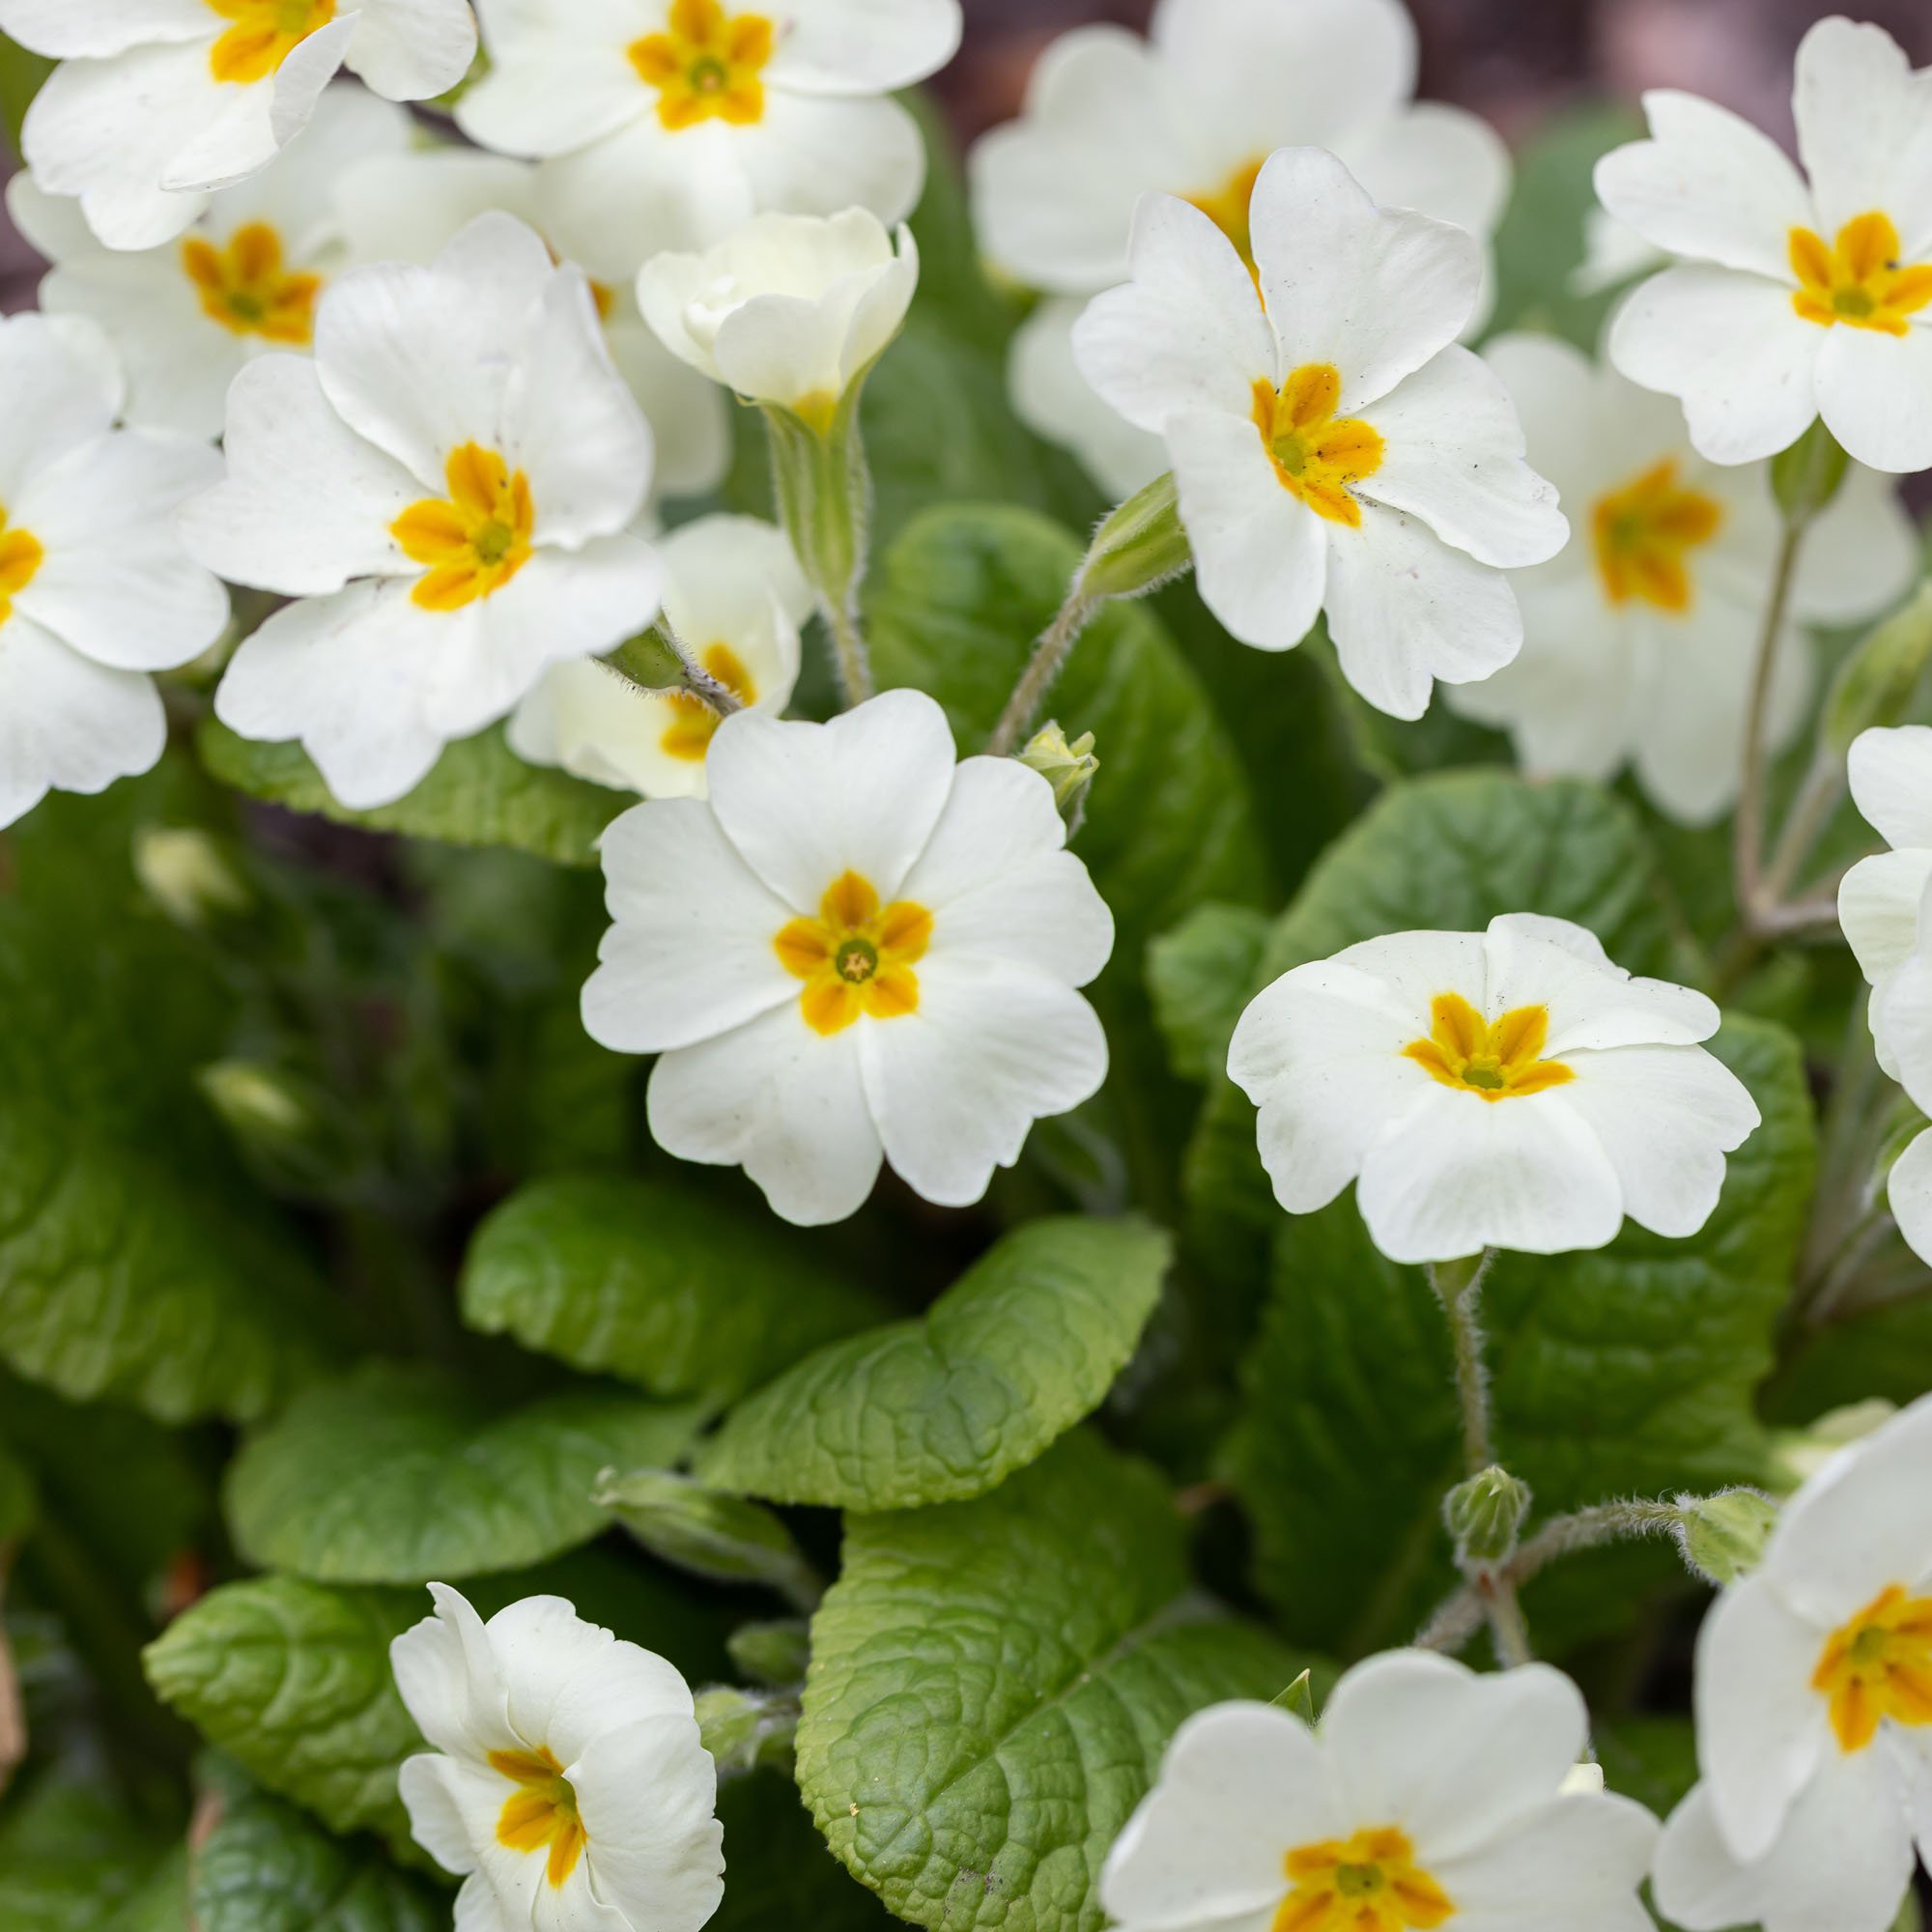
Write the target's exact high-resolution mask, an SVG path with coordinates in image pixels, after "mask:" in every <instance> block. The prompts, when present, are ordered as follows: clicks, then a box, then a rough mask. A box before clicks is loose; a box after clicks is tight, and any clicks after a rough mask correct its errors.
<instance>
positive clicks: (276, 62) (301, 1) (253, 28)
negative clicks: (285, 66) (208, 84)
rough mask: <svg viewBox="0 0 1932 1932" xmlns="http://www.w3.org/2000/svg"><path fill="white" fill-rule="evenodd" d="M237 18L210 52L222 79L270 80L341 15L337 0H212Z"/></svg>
mask: <svg viewBox="0 0 1932 1932" xmlns="http://www.w3.org/2000/svg"><path fill="white" fill-rule="evenodd" d="M208 6H209V11H210V12H211V13H213V14H215V15H216V16H217V17H218V18H220V19H223V20H232V21H233V22H234V23H235V24H234V25H233V26H232V27H230V28H229V30H228V31H227V32H226V33H225V34H223V35H222V36H221V38H220V39H219V40H218V41H216V42H215V43H214V46H213V50H212V51H211V52H210V54H209V57H208V62H209V66H210V67H211V68H213V71H214V77H215V79H216V80H233V81H240V82H248V81H256V80H267V79H268V77H269V76H270V74H271V73H274V72H276V71H278V70H279V69H280V67H281V65H282V63H283V62H284V61H285V60H287V59H288V57H289V55H290V53H291V52H293V51H294V49H295V48H296V47H298V46H299V45H300V44H301V43H302V42H303V41H305V40H307V39H308V37H309V36H310V35H311V34H312V33H314V32H315V30H316V29H317V28H318V27H326V26H327V25H328V23H329V21H331V20H332V19H334V18H335V0H208Z"/></svg>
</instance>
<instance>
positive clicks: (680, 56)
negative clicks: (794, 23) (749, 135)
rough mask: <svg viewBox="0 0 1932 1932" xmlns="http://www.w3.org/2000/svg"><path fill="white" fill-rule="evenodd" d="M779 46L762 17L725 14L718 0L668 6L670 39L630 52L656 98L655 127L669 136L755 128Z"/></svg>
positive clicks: (685, 0) (643, 43) (657, 37)
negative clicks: (706, 124)
mask: <svg viewBox="0 0 1932 1932" xmlns="http://www.w3.org/2000/svg"><path fill="white" fill-rule="evenodd" d="M776 41H777V32H776V30H775V29H774V27H773V26H772V23H771V22H770V21H769V20H768V19H766V18H765V16H764V15H763V14H727V13H725V9H724V8H723V7H722V6H721V5H720V4H719V0H672V5H671V10H670V20H669V23H668V31H667V32H665V33H662V34H646V35H645V36H644V38H643V39H642V40H640V41H634V42H633V43H632V44H631V65H632V66H633V67H634V68H636V69H637V71H638V76H639V79H640V80H642V81H643V82H644V84H645V85H646V86H647V87H654V88H656V89H657V91H658V119H659V120H660V121H661V122H662V123H663V124H664V125H665V127H666V128H668V129H669V131H670V132H671V133H673V134H675V133H678V132H681V131H682V130H683V129H684V128H696V126H697V125H698V123H699V122H701V121H724V122H727V123H728V124H729V125H730V126H731V127H733V128H755V127H756V126H757V125H758V123H759V122H760V121H762V120H763V119H764V118H765V84H764V82H763V81H762V80H761V79H759V77H758V76H759V75H760V74H761V73H762V72H763V71H764V70H765V67H766V65H767V63H768V62H769V61H770V60H771V57H772V49H773V46H774V44H775V43H776Z"/></svg>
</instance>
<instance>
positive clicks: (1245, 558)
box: [1167, 410, 1329, 651]
mask: <svg viewBox="0 0 1932 1932" xmlns="http://www.w3.org/2000/svg"><path fill="white" fill-rule="evenodd" d="M1167 441H1168V449H1169V451H1170V453H1171V454H1172V456H1173V458H1174V480H1175V484H1176V486H1177V488H1178V489H1179V496H1180V520H1181V522H1182V524H1183V525H1184V526H1186V529H1187V539H1188V542H1189V544H1190V545H1191V547H1192V549H1193V552H1194V565H1195V575H1196V578H1197V580H1198V582H1199V584H1200V589H1201V595H1202V598H1203V599H1204V600H1205V602H1206V603H1207V605H1208V609H1209V610H1210V611H1213V613H1214V614H1215V616H1217V617H1218V618H1220V620H1221V621H1222V623H1224V624H1225V625H1226V626H1227V627H1228V629H1229V630H1230V631H1232V632H1233V633H1234V635H1235V636H1236V638H1238V639H1240V640H1241V642H1242V643H1244V644H1252V645H1254V646H1255V648H1256V649H1257V650H1264V651H1292V650H1293V648H1294V647H1295V645H1296V644H1298V643H1299V642H1300V641H1301V640H1302V639H1303V638H1305V637H1306V636H1307V635H1308V633H1309V630H1310V629H1311V627H1312V626H1313V625H1314V622H1315V619H1316V617H1317V616H1318V615H1319V614H1320V613H1321V603H1322V599H1323V597H1324V596H1325V595H1326V594H1327V589H1328V548H1329V546H1328V544H1327V541H1326V539H1325V538H1324V537H1323V535H1322V525H1321V519H1320V518H1319V517H1317V516H1316V514H1315V512H1314V511H1313V510H1311V509H1309V507H1308V506H1307V505H1306V504H1305V503H1303V502H1301V501H1300V500H1299V499H1298V498H1296V497H1293V496H1291V495H1290V494H1289V492H1288V490H1287V489H1286V488H1285V487H1284V485H1283V483H1282V481H1281V478H1280V477H1279V476H1278V475H1277V474H1276V473H1275V468H1274V464H1273V462H1272V461H1271V460H1270V459H1269V456H1268V453H1267V450H1266V448H1265V447H1264V444H1263V442H1262V440H1261V434H1260V432H1259V431H1258V430H1257V429H1256V428H1255V426H1254V424H1253V423H1252V422H1249V421H1245V420H1243V419H1242V418H1241V417H1239V416H1234V415H1221V414H1215V413H1210V412H1208V411H1206V410H1199V411H1194V412H1190V413H1188V414H1186V415H1180V416H1177V417H1175V418H1174V420H1173V421H1172V422H1170V423H1169V424H1168V428H1167Z"/></svg>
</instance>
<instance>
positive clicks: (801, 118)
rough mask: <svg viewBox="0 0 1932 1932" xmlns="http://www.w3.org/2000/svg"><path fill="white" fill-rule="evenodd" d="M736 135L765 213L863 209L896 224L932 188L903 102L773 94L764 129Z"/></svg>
mask: <svg viewBox="0 0 1932 1932" xmlns="http://www.w3.org/2000/svg"><path fill="white" fill-rule="evenodd" d="M731 131H732V132H733V133H735V134H738V135H739V136H740V137H741V138H740V139H739V140H738V141H737V142H736V143H735V144H734V145H735V147H736V151H737V157H738V161H739V165H740V166H741V167H742V168H743V169H744V172H745V179H746V180H747V182H748V183H749V184H750V185H751V189H752V195H753V201H754V202H755V204H756V205H757V206H758V207H759V208H776V209H783V210H785V211H787V212H789V213H794V214H818V215H834V214H838V213H840V212H842V211H843V210H845V209H848V208H863V209H866V210H867V211H868V212H869V213H873V214H876V215H877V216H878V217H879V219H880V220H881V221H883V222H886V223H888V224H889V225H890V224H892V223H895V222H899V221H903V220H904V219H905V218H906V216H907V215H909V214H910V213H912V212H913V210H914V209H915V208H917V207H918V206H919V198H920V195H921V193H922V192H923V190H924V187H925V143H924V142H923V140H922V138H921V136H920V131H919V123H918V122H917V121H915V120H914V119H913V118H912V116H911V114H910V113H908V112H907V110H906V109H905V108H904V107H902V106H901V105H900V104H899V103H898V102H897V101H896V100H888V99H878V100H838V99H814V98H813V97H811V96H810V95H805V94H781V93H780V92H778V90H777V89H774V90H773V91H772V92H771V93H769V94H767V95H766V97H765V117H764V119H763V120H762V121H761V122H760V123H759V124H758V125H757V127H755V128H733V129H732V130H731ZM704 239H705V240H706V241H719V240H722V239H723V238H722V237H721V236H719V235H717V234H715V233H714V234H711V235H707V236H706V237H705V238H704Z"/></svg>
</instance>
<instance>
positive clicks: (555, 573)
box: [184, 214, 659, 808]
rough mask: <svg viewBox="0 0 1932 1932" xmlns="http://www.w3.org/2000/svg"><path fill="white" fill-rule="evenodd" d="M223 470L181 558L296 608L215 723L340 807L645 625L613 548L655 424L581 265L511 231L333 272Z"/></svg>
mask: <svg viewBox="0 0 1932 1932" xmlns="http://www.w3.org/2000/svg"><path fill="white" fill-rule="evenodd" d="M228 462H229V473H228V479H227V481H226V482H225V483H223V484H221V485H220V486H219V487H218V488H216V489H214V490H212V491H210V492H209V493H208V494H207V495H206V496H204V497H199V498H198V499H197V500H196V501H195V502H193V503H191V504H190V505H189V506H188V508H187V510H186V512H185V518H184V528H185V533H186V536H187V540H188V546H189V548H190V550H191V551H192V552H193V553H194V554H195V555H196V556H198V557H199V558H200V559H201V560H202V561H203V562H205V563H207V564H208V565H209V566H210V567H211V568H213V569H214V570H217V571H219V572H220V573H221V575H222V576H224V577H226V578H227V579H228V580H229V581H230V582H235V583H246V584H250V585H253V586H255V587H257V588H259V589H264V590H271V591H275V592H277V593H279V594H281V595H282V596H285V597H291V598H294V599H296V600H297V601H296V602H294V603H292V604H290V605H289V606H288V607H287V608H286V609H285V610H282V611H277V612H276V613H275V615H274V616H272V617H270V619H269V620H268V622H267V623H266V624H264V625H263V626H262V627H261V629H260V630H258V631H257V632H255V633H254V635H253V636H252V637H250V638H248V639H245V640H244V641H243V642H242V644H241V649H240V650H239V651H238V652H237V653H236V655H235V658H234V661H233V662H232V663H231V664H230V666H229V667H228V671H227V674H226V676H225V677H224V678H223V680H222V683H221V688H220V690H219V691H218V692H217V693H216V694H215V711H216V714H217V715H218V716H219V717H220V718H221V720H222V721H223V722H224V723H225V724H227V725H229V726H230V727H232V728H233V729H234V730H236V731H239V732H241V734H242V736H244V737H250V738H260V739H268V740H280V739H288V738H298V739H299V740H300V741H301V743H302V745H303V746H304V747H305V748H306V749H307V751H308V752H309V753H310V755H311V756H312V757H313V758H314V759H315V761H316V763H317V765H318V766H319V767H320V768H321V770H322V774H323V776H324V778H325V779H327V781H328V785H329V788H330V790H331V791H333V792H334V794H335V795H336V797H337V798H338V799H340V800H341V801H342V803H343V804H345V805H348V806H351V807H355V808H363V807H370V806H377V805H384V804H387V803H390V802H391V801H393V800H395V799H398V798H401V797H402V796H403V795H404V794H405V793H407V792H408V791H410V790H411V789H412V787H413V786H414V785H415V784H416V783H417V782H418V781H420V780H421V779H422V778H423V776H424V775H425V774H426V773H427V772H428V770H429V769H430V767H431V766H432V765H433V764H434V763H435V762H436V759H437V756H438V754H439V753H440V751H441V749H442V747H443V746H444V744H446V743H447V742H448V741H449V740H451V739H453V738H465V737H469V736H470V735H471V734H472V733H474V732H477V731H480V730H482V729H483V728H484V727H485V726H486V725H491V724H493V723H495V722H496V721H497V719H499V718H502V717H504V716H506V715H507V714H508V713H509V712H510V711H511V710H512V709H513V708H514V707H515V705H516V704H517V702H518V701H519V700H520V699H521V698H522V697H524V696H525V695H526V693H528V692H529V691H530V690H531V689H532V688H533V687H534V686H535V685H536V684H537V682H538V681H539V679H541V677H542V676H543V674H544V672H545V671H546V670H547V669H548V668H550V667H551V666H552V665H553V664H556V663H560V662H562V661H563V660H565V659H569V658H579V657H594V656H596V655H598V654H599V653H601V652H604V651H608V650H611V649H612V648H613V647H614V646H616V645H617V644H619V643H621V642H623V641H624V639H626V638H629V637H631V636H633V635H634V634H635V633H637V632H638V631H639V630H641V629H643V628H644V627H645V626H646V625H647V624H649V623H650V621H651V619H652V618H653V617H654V616H655V615H656V613H657V608H658V591H659V568H658V562H657V557H656V555H655V554H654V553H653V551H652V550H651V548H650V547H649V546H648V545H647V544H644V543H642V542H640V541H639V539H638V538H637V537H635V536H633V535H630V534H628V532H629V530H630V527H631V526H632V524H633V523H634V522H635V521H636V519H637V517H638V514H639V511H640V510H641V509H642V507H643V504H644V500H645V497H646V494H647V491H648V486H649V482H650V472H651V437H650V430H649V427H648V425H647V424H646V423H645V422H644V419H643V417H642V416H641V415H640V414H639V412H638V408H637V405H636V404H635V403H634V402H633V401H632V400H631V396H630V392H629V391H628V390H627V389H626V388H625V387H624V384H623V383H622V381H621V380H620V379H619V377H618V375H617V372H616V371H615V369H614V368H612V366H611V358H610V355H609V353H608V352H607V350H606V349H605V346H604V341H603V336H602V334H601V332H600V330H599V328H598V325H597V313H596V309H595V307H594V305H593V303H592V301H591V298H590V291H589V288H588V286H587V285H586V283H585V282H584V279H583V276H582V273H581V271H579V270H576V269H573V268H563V269H559V268H556V267H555V266H554V264H553V262H552V260H551V256H550V251H549V250H548V249H547V248H546V247H545V246H544V244H543V242H542V241H540V240H539V239H538V238H537V237H536V236H535V235H533V234H532V233H531V232H530V231H529V230H528V229H527V228H526V227H525V226H524V225H523V224H522V223H521V222H519V221H516V220H514V219H512V218H511V217H510V216H508V215H502V214H492V215H485V216H483V217H482V218H481V219H480V220H478V221H475V222H473V223H471V224H470V226H469V227H468V228H466V229H465V230H464V231H463V233H462V234H461V235H459V236H458V237H457V238H456V240H455V241H452V242H451V243H450V244H449V246H448V247H447V248H445V249H444V250H443V252H442V253H441V254H440V256H438V257H437V259H436V262H435V263H434V265H433V266H431V267H430V268H427V269H425V268H417V267H413V266H405V265H401V264H393V265H390V266H387V267H380V268H369V269H358V270H353V271H352V272H351V273H349V274H347V275H344V276H343V277H342V278H341V279H340V280H339V281H337V282H336V283H335V285H334V286H333V287H332V288H331V289H330V290H329V291H328V293H327V295H326V296H325V297H324V298H323V299H322V301H321V303H320V305H319V306H318V309H317V314H316V338H315V355H314V359H313V360H309V359H307V358H304V357H299V356H293V355H265V356H262V357H261V358H259V359H258V360H256V361H254V362H251V363H250V364H249V365H248V366H247V368H245V369H244V370H243V371H242V372H241V375H240V376H239V377H238V378H237V379H236V383H235V386H234V388H233V390H232V391H231V392H230V396H229V407H228Z"/></svg>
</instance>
